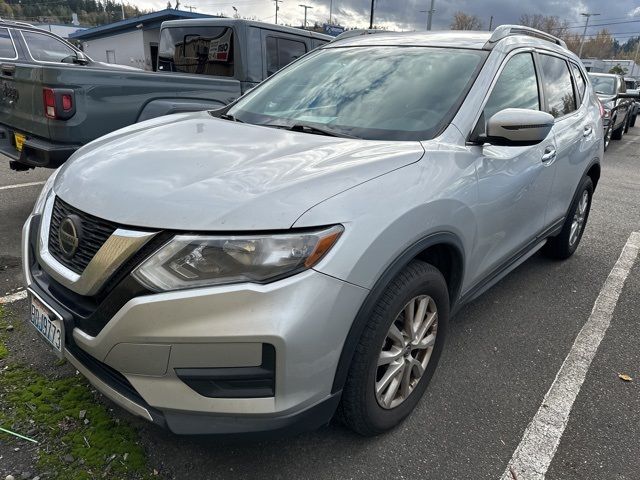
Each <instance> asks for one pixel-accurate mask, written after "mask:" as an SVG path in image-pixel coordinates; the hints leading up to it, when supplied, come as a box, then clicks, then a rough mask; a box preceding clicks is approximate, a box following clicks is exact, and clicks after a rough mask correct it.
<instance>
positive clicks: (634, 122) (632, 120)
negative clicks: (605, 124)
mask: <svg viewBox="0 0 640 480" xmlns="http://www.w3.org/2000/svg"><path fill="white" fill-rule="evenodd" d="M637 116H638V114H637V113H636V114H635V115H634V116H633V117H631V121H630V122H629V126H631V127H635V126H636V117H637Z"/></svg>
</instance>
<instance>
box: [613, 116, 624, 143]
mask: <svg viewBox="0 0 640 480" xmlns="http://www.w3.org/2000/svg"><path fill="white" fill-rule="evenodd" d="M613 122H614V121H613V120H611V123H613ZM626 124H627V119H626V118H625V119H624V121H623V122H622V123H621V124H620V126H619V127H618V128H616V129H615V130H613V133H612V134H611V138H613V139H614V140H622V136H623V135H624V127H625V125H626Z"/></svg>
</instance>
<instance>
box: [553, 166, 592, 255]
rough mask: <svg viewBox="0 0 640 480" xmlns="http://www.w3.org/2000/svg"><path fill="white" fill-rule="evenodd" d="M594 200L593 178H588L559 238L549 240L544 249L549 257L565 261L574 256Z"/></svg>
mask: <svg viewBox="0 0 640 480" xmlns="http://www.w3.org/2000/svg"><path fill="white" fill-rule="evenodd" d="M592 198H593V182H592V181H591V178H589V177H586V178H584V179H583V180H582V183H581V184H580V188H578V194H577V195H576V197H575V198H574V199H573V202H572V204H571V208H569V213H568V215H567V218H566V220H565V221H564V225H563V226H562V230H561V231H560V233H559V234H558V236H556V237H552V238H549V239H547V244H546V245H545V246H544V249H543V250H544V253H546V254H547V256H549V257H551V258H556V259H558V260H565V259H567V258H569V257H570V256H571V255H573V253H574V252H575V251H576V249H577V248H578V245H579V244H580V240H581V239H582V234H583V233H584V229H585V227H586V225H587V220H588V219H589V211H590V210H591V199H592Z"/></svg>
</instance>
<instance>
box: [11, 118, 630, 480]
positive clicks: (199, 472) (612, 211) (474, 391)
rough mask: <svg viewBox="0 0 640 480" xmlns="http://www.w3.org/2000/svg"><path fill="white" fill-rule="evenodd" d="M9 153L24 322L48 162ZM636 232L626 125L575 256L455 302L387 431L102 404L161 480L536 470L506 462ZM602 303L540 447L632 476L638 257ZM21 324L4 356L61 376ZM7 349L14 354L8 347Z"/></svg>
mask: <svg viewBox="0 0 640 480" xmlns="http://www.w3.org/2000/svg"><path fill="white" fill-rule="evenodd" d="M7 163H8V162H6V161H4V160H3V159H0V297H3V298H4V297H6V296H7V295H12V297H11V298H13V299H15V298H17V300H14V301H11V302H10V303H6V304H5V305H4V308H6V309H7V310H8V311H9V313H10V314H11V315H12V318H14V319H20V320H22V321H26V316H27V302H26V300H25V299H21V294H20V293H18V294H17V295H15V294H16V292H19V290H20V289H21V288H22V278H21V273H20V230H21V226H22V222H23V221H24V219H25V218H26V217H27V215H28V213H29V211H30V210H31V207H32V205H33V203H34V201H35V199H36V197H37V195H38V192H39V190H40V188H41V187H40V182H43V181H44V180H45V179H46V177H47V175H48V174H49V171H47V170H37V171H31V172H11V171H9V169H8V165H7ZM638 231H640V128H634V129H631V130H630V131H629V134H627V135H626V136H625V137H624V139H623V140H622V141H616V142H613V143H612V144H611V147H610V149H609V151H608V152H607V154H606V155H605V159H604V161H603V171H602V177H601V180H600V183H599V185H598V188H597V190H596V193H595V197H594V201H593V206H592V210H591V215H590V217H589V223H588V226H587V229H586V232H585V235H584V237H583V240H582V243H581V245H580V247H579V249H578V251H577V253H576V254H575V255H574V256H573V257H572V258H571V259H569V260H568V261H566V262H554V261H551V260H548V259H546V258H544V257H542V256H541V255H536V256H534V257H533V258H532V259H530V260H529V261H527V262H526V263H525V264H523V265H522V266H520V267H519V268H518V269H517V270H516V271H515V272H513V273H512V274H511V275H509V276H508V277H507V278H506V279H504V280H503V281H502V282H501V283H500V284H498V285H497V286H496V287H494V288H493V289H491V290H490V291H489V292H487V293H486V294H485V295H484V296H482V297H481V298H480V299H479V300H477V301H476V302H474V303H473V304H471V305H468V306H467V307H465V308H464V309H463V310H462V311H461V312H460V313H459V314H458V315H457V316H456V318H455V319H454V320H453V322H452V325H451V329H450V336H449V339H448V345H447V347H446V349H445V352H444V354H443V356H442V359H441V362H440V366H439V367H438V370H437V372H436V374H435V377H434V379H433V381H432V383H431V385H430V386H429V388H428V390H427V393H426V395H425V397H424V398H423V400H422V401H421V403H420V404H419V406H418V408H417V409H416V411H415V412H414V413H413V414H412V415H411V417H410V418H409V419H408V420H407V421H406V422H405V423H404V424H402V425H401V426H400V427H399V428H397V429H396V430H395V431H393V432H391V433H389V434H386V435H383V436H380V437H377V438H374V439H364V438H360V437H358V436H356V435H354V434H352V433H350V432H349V431H347V430H346V429H344V428H343V427H341V426H340V425H338V424H336V425H330V426H328V427H326V428H323V429H321V430H319V431H317V432H313V433H308V434H305V435H302V436H299V437H295V438H285V439H279V440H273V441H269V442H263V443H237V442H233V443H231V442H228V441H225V440H223V439H212V438H206V437H188V438H185V437H177V436H175V435H172V434H170V433H168V432H165V431H163V430H160V429H158V428H157V427H155V426H153V425H150V424H147V423H144V422H143V421H141V420H138V419H136V418H134V417H131V416H129V415H128V414H126V413H123V412H121V411H119V410H118V409H117V408H114V411H113V412H112V413H111V415H113V416H114V418H116V419H117V421H118V422H124V423H131V424H132V425H133V426H134V429H135V431H136V434H137V436H138V439H139V442H140V445H141V446H142V447H143V449H144V452H145V455H146V458H147V462H146V468H147V470H148V471H149V472H151V473H150V474H151V475H152V476H155V475H154V473H156V472H157V475H158V477H164V478H180V479H182V478H203V479H204V478H216V479H218V478H281V479H289V478H292V479H297V478H309V479H315V478H318V479H349V478H354V479H369V478H371V479H374V478H375V479H377V478H432V479H454V478H456V479H485V478H486V479H499V478H501V477H502V476H503V474H505V473H506V475H507V476H506V478H509V476H511V478H512V479H514V480H523V479H526V478H543V477H539V476H536V474H535V473H530V472H529V473H527V472H526V471H523V470H519V468H520V467H519V466H518V464H513V468H512V469H509V468H508V465H509V464H510V459H511V458H512V456H513V454H514V452H515V451H516V450H517V449H518V447H519V445H521V441H522V440H523V435H524V434H525V430H526V429H527V427H528V425H529V424H530V423H531V422H532V420H533V419H534V417H536V414H537V412H538V411H539V410H544V409H545V408H547V407H546V406H544V405H543V403H545V402H546V400H545V394H547V391H548V390H549V389H550V387H551V386H552V385H554V380H555V379H556V376H557V375H558V372H559V371H560V370H561V367H562V366H563V362H564V361H565V358H566V357H567V355H568V354H569V353H570V352H571V351H573V349H572V346H573V345H574V341H575V340H576V337H577V336H578V334H579V332H580V331H581V329H582V328H583V326H584V325H585V323H587V322H588V321H589V320H590V319H591V312H592V309H593V307H594V303H595V302H596V299H597V298H598V297H599V295H601V290H602V289H603V285H604V284H605V280H607V277H608V276H609V274H610V272H611V271H612V268H613V267H614V265H616V262H617V261H618V258H619V257H620V255H621V252H622V250H623V248H624V247H625V245H627V242H628V241H629V238H630V235H631V234H632V232H638ZM606 296H607V295H605V297H606ZM613 305H615V310H613V315H612V317H611V323H610V326H609V328H608V330H606V334H605V335H604V337H603V339H602V342H601V343H600V344H599V348H598V349H597V352H596V354H595V357H594V358H593V361H592V362H591V363H590V366H589V365H587V366H589V368H588V371H587V372H586V378H585V379H584V383H581V385H580V384H579V385H578V387H580V389H579V393H578V394H577V397H576V398H575V403H573V405H572V408H571V405H570V406H569V407H570V408H571V410H570V416H569V417H568V422H567V423H566V428H564V426H565V425H564V423H563V425H562V426H561V427H562V428H560V430H561V432H560V436H559V445H558V446H557V450H555V448H551V451H552V455H551V457H550V458H549V460H550V462H551V463H550V466H549V468H548V470H547V472H546V478H548V479H563V480H572V479H576V480H577V479H603V480H604V479H607V480H610V479H630V480H633V479H637V478H640V349H639V348H638V345H639V344H640V331H639V329H638V321H639V318H640V259H637V260H636V261H635V263H631V265H630V266H629V272H628V275H626V283H624V287H623V288H622V290H621V291H620V292H619V298H618V300H617V304H616V303H615V302H614V304H613ZM19 335H22V336H23V338H22V339H21V340H20V341H19V342H18V341H13V340H12V339H9V340H7V343H8V349H9V355H8V357H7V358H6V359H5V360H3V362H5V364H6V363H9V362H11V361H13V360H16V359H19V361H22V362H26V363H29V364H31V365H32V367H33V368H34V369H36V370H37V371H41V372H42V373H43V374H44V375H46V376H48V377H55V376H56V375H62V374H61V373H56V371H55V368H56V367H55V366H54V365H55V362H56V359H55V357H54V355H53V354H52V353H50V352H49V350H48V348H47V347H46V346H45V344H44V342H41V341H40V340H39V339H37V338H35V337H36V334H35V333H32V332H31V331H30V330H28V329H24V330H21V332H20V333H19ZM25 345H27V347H25ZM16 346H22V347H21V348H22V349H23V350H24V351H17V350H14V351H12V347H13V348H14V349H15V348H16ZM16 361H17V360H16ZM1 366H2V363H0V367H1ZM619 374H625V375H628V376H629V377H630V378H631V379H632V380H631V381H624V380H622V379H621V378H620V376H619ZM0 393H1V392H0ZM541 405H543V406H542V407H541ZM550 408H553V405H552V406H551V407H550ZM0 426H2V425H0ZM7 428H8V427H7ZM563 428H564V430H563ZM1 435H2V434H0V475H3V477H2V478H4V475H8V474H13V475H15V476H16V478H20V475H21V472H28V473H29V474H30V476H29V477H27V478H32V476H34V475H36V474H38V473H40V472H38V471H37V467H36V466H34V465H35V463H34V462H35V460H34V458H35V456H37V455H38V451H37V450H35V447H28V444H27V443H25V442H24V441H22V440H18V439H14V438H12V437H10V436H1ZM542 441H543V442H545V441H546V440H544V438H543V440H542ZM547 446H548V445H547ZM16 448H19V449H20V448H22V450H18V451H16V450H15V449H16ZM29 448H31V449H30V450H29ZM38 448H47V447H46V445H40V446H39V447H38ZM544 449H545V445H542V446H541V448H540V450H544ZM25 450H26V451H28V452H29V454H28V455H27V454H24V455H23V454H22V452H23V451H25ZM553 453H555V454H553ZM154 470H155V471H156V472H154ZM102 477H103V478H104V477H105V475H102ZM106 478H112V477H109V475H108V474H107V475H106ZM156 478H157V477H156Z"/></svg>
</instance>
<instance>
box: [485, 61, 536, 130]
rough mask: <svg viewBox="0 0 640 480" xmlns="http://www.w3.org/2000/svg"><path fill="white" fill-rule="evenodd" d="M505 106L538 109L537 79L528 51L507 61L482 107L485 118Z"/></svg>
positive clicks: (487, 118)
mask: <svg viewBox="0 0 640 480" xmlns="http://www.w3.org/2000/svg"><path fill="white" fill-rule="evenodd" d="M505 108H526V109H529V110H540V95H539V92H538V80H537V78H536V69H535V66H534V63H533V57H532V56H531V54H530V53H518V54H516V55H514V56H513V57H511V58H510V59H509V60H508V61H507V64H506V65H505V66H504V68H503V69H502V72H501V73H500V77H498V81H497V82H496V84H495V86H494V87H493V90H492V92H491V95H490V96H489V100H487V104H486V105H485V107H484V118H485V120H489V119H490V118H491V117H492V116H493V115H495V114H496V113H498V112H499V111H500V110H504V109H505Z"/></svg>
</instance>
